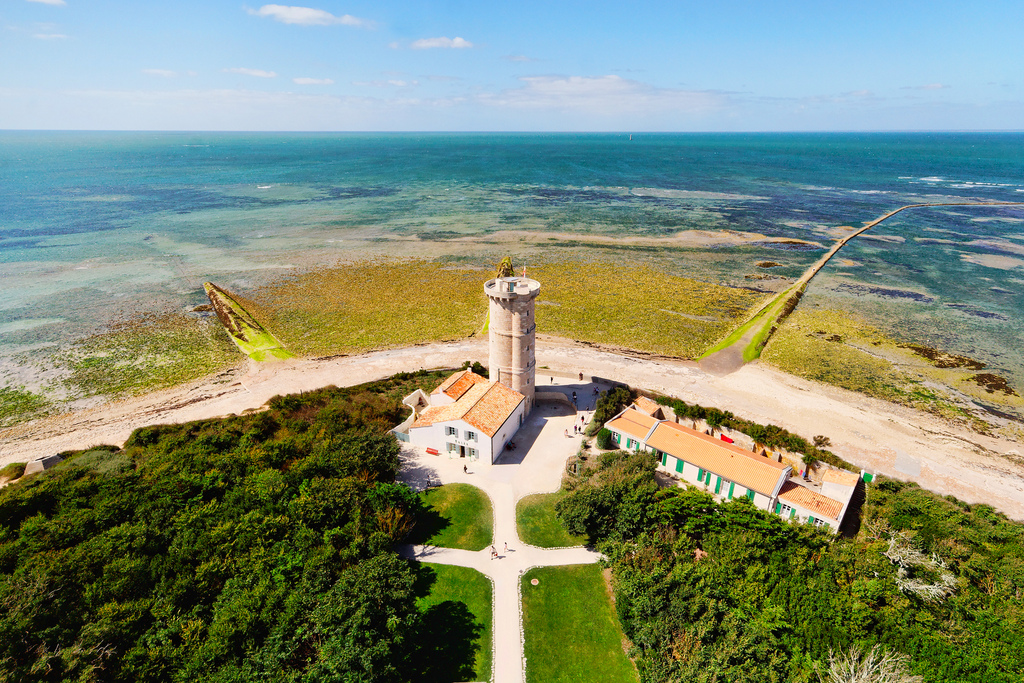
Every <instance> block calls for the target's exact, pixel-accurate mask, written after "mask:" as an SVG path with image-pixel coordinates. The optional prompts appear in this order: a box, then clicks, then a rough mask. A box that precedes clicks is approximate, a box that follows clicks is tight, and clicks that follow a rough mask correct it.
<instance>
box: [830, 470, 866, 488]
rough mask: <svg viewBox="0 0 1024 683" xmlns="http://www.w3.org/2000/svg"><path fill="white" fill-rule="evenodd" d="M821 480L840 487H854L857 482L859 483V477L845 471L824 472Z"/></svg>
mask: <svg viewBox="0 0 1024 683" xmlns="http://www.w3.org/2000/svg"><path fill="white" fill-rule="evenodd" d="M822 480H823V481H825V482H828V483H830V484H839V485H840V486H856V485H857V482H858V481H860V475H858V474H855V473H853V472H847V471H846V470H826V471H825V476H823V477H822Z"/></svg>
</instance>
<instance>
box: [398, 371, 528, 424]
mask: <svg viewBox="0 0 1024 683" xmlns="http://www.w3.org/2000/svg"><path fill="white" fill-rule="evenodd" d="M460 374H462V373H456V374H455V375H453V377H458V378H459V379H461V377H459V376H460ZM469 374H471V375H472V374H473V373H469ZM473 377H478V378H480V379H482V380H483V382H478V381H471V382H470V383H469V385H468V388H467V389H466V390H465V391H464V392H463V393H462V395H461V396H460V397H459V398H458V399H456V401H455V403H450V404H448V405H446V406H431V407H430V408H427V409H426V410H424V411H423V412H422V413H420V416H419V417H418V418H416V421H415V422H414V423H413V424H412V427H410V429H417V428H419V427H429V426H431V425H435V424H438V423H441V422H453V421H455V420H462V421H464V422H466V423H467V424H471V425H473V426H474V427H476V428H477V429H479V430H480V431H482V432H483V433H484V434H486V435H487V436H494V435H495V434H496V433H497V432H498V430H499V429H501V425H503V424H505V421H506V420H507V419H508V418H509V417H510V416H511V415H512V413H514V412H515V410H516V408H517V407H518V406H519V404H520V403H522V402H523V401H524V400H525V399H526V397H525V396H523V395H522V394H520V393H519V392H518V391H513V390H512V389H509V388H508V387H506V386H505V385H504V384H500V383H497V382H495V383H494V384H491V383H490V382H488V381H487V380H486V379H484V378H482V377H480V375H473ZM448 379H449V380H450V379H452V378H451V377H449V378H448ZM445 382H448V380H445ZM454 384H456V382H453V383H451V384H449V385H448V386H449V387H452V386H453V385H454ZM443 386H444V383H442V385H441V387H443ZM441 387H438V389H441ZM433 393H438V390H436V389H435V390H434V392H433ZM445 393H448V392H447V391H445Z"/></svg>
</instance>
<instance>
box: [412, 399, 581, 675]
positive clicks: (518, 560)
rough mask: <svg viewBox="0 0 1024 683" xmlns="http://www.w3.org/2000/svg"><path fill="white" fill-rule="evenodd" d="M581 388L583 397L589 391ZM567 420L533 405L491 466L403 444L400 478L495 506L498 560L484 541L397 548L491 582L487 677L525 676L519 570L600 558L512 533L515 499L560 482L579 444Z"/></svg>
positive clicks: (563, 412) (570, 415) (556, 409)
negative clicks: (474, 546)
mask: <svg viewBox="0 0 1024 683" xmlns="http://www.w3.org/2000/svg"><path fill="white" fill-rule="evenodd" d="M575 386H576V385H574V387H575ZM592 391H593V390H592V389H591V392H592ZM584 395H585V396H589V395H590V392H587V393H586V394H584ZM589 416H592V413H589V414H588V417H589ZM574 420H576V414H575V412H573V411H572V410H571V409H566V408H565V407H562V406H552V405H550V404H545V403H541V404H538V406H537V407H536V408H535V409H534V410H533V412H532V413H531V414H530V417H529V419H528V420H527V422H526V424H524V425H523V427H522V428H521V429H520V430H519V432H517V433H516V443H517V444H519V446H520V448H519V449H517V451H516V452H515V453H512V454H508V455H506V456H503V457H502V459H500V460H499V461H498V462H497V463H495V464H493V465H490V466H486V465H473V464H472V463H471V464H469V473H468V474H466V473H464V472H463V470H462V466H463V464H465V463H466V462H467V461H466V460H464V459H459V458H448V457H446V456H445V455H439V456H438V455H427V453H426V452H425V451H424V450H422V449H419V448H413V447H410V446H408V445H406V446H405V447H404V448H403V450H402V459H403V463H402V471H401V473H400V475H399V477H400V479H402V481H405V482H406V483H408V484H410V485H411V486H413V487H414V488H417V489H422V488H423V487H424V485H425V483H426V481H428V478H434V479H439V480H440V481H441V483H443V484H450V483H466V484H472V485H473V486H476V487H478V488H480V489H482V490H483V491H484V492H485V493H486V494H487V495H488V496H489V497H490V499H491V505H492V507H493V510H494V537H493V539H492V545H493V547H494V549H495V550H497V551H498V557H497V559H491V549H490V548H485V549H483V550H480V551H477V552H473V551H469V550H454V549H451V548H436V547H433V546H404V547H402V548H400V550H399V552H400V554H401V555H402V556H403V557H407V558H410V559H416V560H419V561H421V562H435V563H438V564H453V565H458V566H460V567H469V568H471V569H475V570H477V571H479V572H481V573H482V574H484V575H486V576H487V577H488V578H489V579H490V580H491V583H492V584H493V586H494V596H493V600H492V603H491V604H492V609H493V610H494V614H493V620H492V621H493V627H492V638H493V652H494V656H493V659H492V667H493V672H494V673H493V676H492V677H491V680H493V681H494V683H522V682H523V681H524V680H525V661H524V659H523V634H522V602H521V596H520V593H519V582H520V577H521V576H522V575H523V574H524V573H525V572H526V571H527V570H529V569H531V568H533V567H543V566H551V565H573V564H592V563H594V562H597V561H598V560H599V559H600V557H601V556H600V554H598V553H597V552H595V551H593V550H590V549H588V548H583V547H578V548H558V549H548V548H538V547H536V546H531V545H527V544H525V543H523V542H522V541H521V540H519V534H518V531H517V529H516V503H517V502H518V501H519V499H520V498H522V497H523V496H526V495H529V494H531V493H547V492H551V491H556V490H558V488H559V487H560V486H561V481H562V472H563V470H564V468H565V461H566V460H567V459H568V458H569V456H571V455H572V454H573V453H575V452H576V449H577V448H578V447H579V443H580V437H570V438H566V437H565V431H566V430H567V429H571V428H572V425H573V421H574ZM524 449H527V450H525V454H524V455H520V454H519V453H520V452H521V451H522V450H524ZM506 543H507V544H508V550H507V551H506V550H505V544H506Z"/></svg>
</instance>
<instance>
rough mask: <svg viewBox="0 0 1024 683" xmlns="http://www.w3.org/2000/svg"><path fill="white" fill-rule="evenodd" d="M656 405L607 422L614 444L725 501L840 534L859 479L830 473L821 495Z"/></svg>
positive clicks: (781, 467) (784, 469)
mask: <svg viewBox="0 0 1024 683" xmlns="http://www.w3.org/2000/svg"><path fill="white" fill-rule="evenodd" d="M651 403H653V402H650V401H647V402H646V403H643V404H641V405H634V406H630V407H628V408H626V409H625V410H624V411H622V412H621V413H619V414H618V415H616V416H615V417H614V418H612V419H611V420H609V421H608V422H607V423H606V424H605V428H607V429H608V430H609V431H610V432H611V433H612V441H613V442H614V443H615V444H616V445H617V446H618V447H619V448H623V449H626V450H631V451H633V450H645V451H649V452H651V453H652V454H653V455H654V457H656V458H657V459H658V469H659V470H661V471H663V472H666V473H669V474H671V475H672V476H673V477H676V478H677V479H680V480H682V481H685V482H686V483H688V484H690V485H692V486H697V487H699V488H702V489H704V490H706V491H707V492H708V493H711V494H712V495H713V496H715V497H716V498H717V499H719V500H732V499H733V498H741V497H745V498H748V499H749V500H750V501H751V502H753V504H754V505H755V506H756V507H758V508H760V509H762V510H768V511H772V512H775V514H778V515H780V516H782V517H785V518H787V519H796V520H798V521H802V522H807V523H809V524H814V525H815V526H819V527H821V526H827V527H828V528H829V529H830V530H831V531H832V532H833V533H834V532H836V531H838V530H839V525H840V524H841V523H842V520H843V516H844V515H845V514H846V510H847V509H848V507H849V505H850V500H851V498H852V497H853V492H854V488H855V487H856V486H857V481H858V479H859V477H858V475H856V474H854V473H852V472H846V471H842V470H829V471H828V472H826V473H825V479H824V484H823V485H822V490H821V492H820V493H819V492H817V491H815V490H813V489H811V488H809V487H807V486H804V485H802V484H801V483H800V482H798V481H794V480H791V479H790V477H791V475H792V474H793V468H792V467H790V466H789V465H785V464H783V463H780V462H777V461H775V460H772V459H771V458H768V457H766V456H763V455H760V454H758V453H755V452H751V451H749V450H744V449H742V448H739V447H737V446H735V445H733V444H731V443H727V442H725V441H722V440H720V439H716V438H715V437H713V436H710V435H708V434H704V433H702V432H699V431H697V430H694V429H690V428H689V427H686V426H684V425H681V424H678V423H676V422H670V421H667V420H662V419H659V417H660V416H658V417H656V416H654V415H652V414H650V413H651V412H653V411H652V409H651V405H650V404H651Z"/></svg>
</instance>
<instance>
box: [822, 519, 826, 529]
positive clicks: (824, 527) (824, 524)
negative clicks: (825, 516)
mask: <svg viewBox="0 0 1024 683" xmlns="http://www.w3.org/2000/svg"><path fill="white" fill-rule="evenodd" d="M821 528H823V529H827V528H828V522H824V521H823V522H822V523H821Z"/></svg>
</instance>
